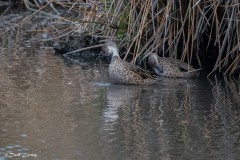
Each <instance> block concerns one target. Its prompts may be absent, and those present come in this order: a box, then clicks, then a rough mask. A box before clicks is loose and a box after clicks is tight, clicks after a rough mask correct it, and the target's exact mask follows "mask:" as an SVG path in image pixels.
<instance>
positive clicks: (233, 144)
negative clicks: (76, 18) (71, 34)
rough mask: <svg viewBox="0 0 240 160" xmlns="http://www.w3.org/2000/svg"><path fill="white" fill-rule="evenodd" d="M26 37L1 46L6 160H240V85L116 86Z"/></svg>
mask: <svg viewBox="0 0 240 160" xmlns="http://www.w3.org/2000/svg"><path fill="white" fill-rule="evenodd" d="M17 33H18V32H17ZM20 35H21V34H15V32H13V33H12V32H8V33H7V34H5V35H4V36H3V37H1V38H0V43H1V45H0V53H1V54H0V126H1V128H0V159H1V160H2V159H3V160H5V159H10V157H9V156H10V153H15V154H17V153H19V154H21V155H22V156H24V155H26V153H28V154H32V157H34V155H36V156H37V157H38V158H39V159H42V160H45V159H46V160H49V159H52V160H56V159H58V160H64V159H71V160H75V159H76V160H78V159H81V160H89V159H121V160H122V159H144V160H146V159H162V160H170V159H173V160H175V159H186V160H187V159H196V160H197V159H199V160H200V159H208V160H219V159H220V160H221V159H223V160H225V159H230V160H235V159H238V158H239V157H240V153H239V150H240V146H239V145H240V127H239V124H240V123H239V119H240V114H239V113H240V111H239V107H240V106H239V104H240V93H239V91H240V83H239V81H234V80H232V79H229V80H226V79H212V80H207V79H204V78H200V79H192V80H191V79H189V80H187V79H166V78H163V79H161V80H160V81H159V83H158V84H156V85H149V86H131V85H129V86H128V85H114V84H110V83H108V79H107V74H106V71H107V68H106V66H105V65H101V63H100V62H99V61H98V59H94V62H95V63H94V62H91V64H90V65H86V61H84V60H83V61H82V62H84V65H79V64H74V63H69V62H66V61H64V60H63V59H61V58H60V57H58V56H55V55H54V53H53V50H47V49H40V48H41V47H42V45H45V44H43V43H39V44H29V45H24V44H25V43H24V40H22V38H23V37H21V36H20ZM24 39H27V37H24ZM32 157H29V159H33V158H32ZM12 158H13V157H12ZM15 158H20V157H19V155H16V156H15Z"/></svg>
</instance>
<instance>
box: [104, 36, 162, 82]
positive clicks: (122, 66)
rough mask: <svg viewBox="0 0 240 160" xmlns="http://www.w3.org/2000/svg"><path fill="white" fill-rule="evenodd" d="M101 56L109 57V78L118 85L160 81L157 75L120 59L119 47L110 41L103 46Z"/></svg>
mask: <svg viewBox="0 0 240 160" xmlns="http://www.w3.org/2000/svg"><path fill="white" fill-rule="evenodd" d="M101 50H102V52H101V55H103V56H109V57H110V58H111V63H110V65H109V68H108V73H109V78H110V79H111V81H112V82H113V83H117V84H153V83H156V82H157V81H158V79H157V76H156V74H154V73H152V72H149V71H147V70H144V69H142V68H140V67H138V66H135V65H133V64H131V63H128V62H126V61H123V60H122V59H121V58H120V57H119V50H118V47H117V45H116V44H115V43H114V42H112V41H110V40H108V41H106V42H105V43H104V44H103V46H102V49H101Z"/></svg>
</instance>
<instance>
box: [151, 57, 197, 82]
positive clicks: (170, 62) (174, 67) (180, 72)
mask: <svg viewBox="0 0 240 160" xmlns="http://www.w3.org/2000/svg"><path fill="white" fill-rule="evenodd" d="M148 64H149V65H150V66H152V67H153V70H154V71H155V73H156V74H157V75H159V76H163V77H175V78H196V77H197V76H198V75H199V71H200V70H201V68H200V69H194V68H193V67H192V66H190V65H188V64H187V63H185V62H183V61H181V60H177V59H173V58H166V57H159V56H158V55H157V54H156V53H150V54H149V56H148Z"/></svg>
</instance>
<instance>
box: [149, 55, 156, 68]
mask: <svg viewBox="0 0 240 160" xmlns="http://www.w3.org/2000/svg"><path fill="white" fill-rule="evenodd" d="M148 64H149V65H150V66H152V67H157V66H158V58H157V54H156V53H150V54H149V56H148Z"/></svg>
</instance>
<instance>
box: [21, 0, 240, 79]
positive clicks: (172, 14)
mask: <svg viewBox="0 0 240 160" xmlns="http://www.w3.org/2000/svg"><path fill="white" fill-rule="evenodd" d="M22 2H23V3H24V4H25V6H26V7H27V8H28V9H29V10H32V11H34V12H35V13H41V14H44V15H45V16H48V17H52V18H55V19H57V20H58V23H64V22H68V23H70V24H71V25H69V28H73V29H71V32H73V31H74V32H76V31H77V32H80V33H82V32H87V33H88V34H92V35H93V36H95V37H102V38H103V39H104V38H107V39H114V40H115V41H117V42H118V44H119V45H120V47H121V48H124V49H125V50H126V51H127V54H126V56H127V55H128V54H133V61H132V62H133V63H135V62H136V60H137V58H138V57H140V58H142V57H143V56H144V55H145V54H146V53H149V52H157V53H158V54H159V55H161V56H166V57H174V58H177V59H181V60H184V61H185V62H187V63H190V64H192V65H193V66H195V67H202V68H210V72H209V74H208V76H210V75H212V74H213V73H216V72H220V73H223V74H224V75H233V74H238V75H239V70H240V53H239V52H240V23H239V22H240V19H239V17H240V2H239V1H238V0H231V1H227V0H204V1H200V0H184V1H181V0H131V1H126V0H117V1H116V0H98V1H96V0H45V3H44V4H41V3H39V2H40V1H39V0H23V1H22ZM45 8H50V10H51V12H49V10H48V11H45ZM59 8H61V11H60V9H59ZM62 10H64V12H67V13H68V15H69V14H72V15H76V16H74V17H72V18H70V17H68V16H64V14H61V13H62ZM65 30H66V28H65ZM65 30H63V33H66V32H65ZM58 33H59V32H58ZM69 34H70V32H69ZM63 35H66V34H63ZM56 37H59V34H58V35H57V34H56Z"/></svg>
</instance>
